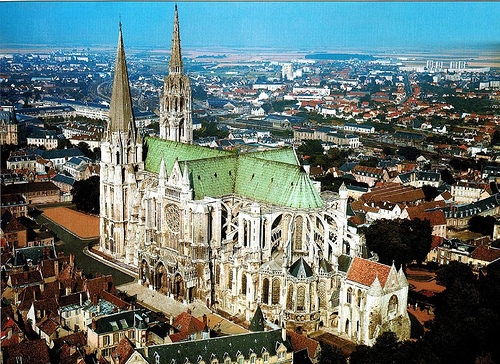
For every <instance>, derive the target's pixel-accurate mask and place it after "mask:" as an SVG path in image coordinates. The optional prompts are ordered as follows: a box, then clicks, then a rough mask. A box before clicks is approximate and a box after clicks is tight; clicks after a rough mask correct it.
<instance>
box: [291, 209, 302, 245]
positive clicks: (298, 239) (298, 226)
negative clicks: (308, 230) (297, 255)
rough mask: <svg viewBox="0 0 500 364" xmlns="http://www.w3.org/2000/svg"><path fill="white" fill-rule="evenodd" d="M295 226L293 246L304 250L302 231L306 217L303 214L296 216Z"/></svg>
mask: <svg viewBox="0 0 500 364" xmlns="http://www.w3.org/2000/svg"><path fill="white" fill-rule="evenodd" d="M294 222H295V224H294V225H295V226H294V232H293V248H294V249H295V250H302V233H303V229H304V218H303V217H302V216H300V215H299V216H297V217H296V218H295V221H294Z"/></svg>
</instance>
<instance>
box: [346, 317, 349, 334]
mask: <svg viewBox="0 0 500 364" xmlns="http://www.w3.org/2000/svg"><path fill="white" fill-rule="evenodd" d="M345 333H346V334H347V335H349V319H347V320H345Z"/></svg>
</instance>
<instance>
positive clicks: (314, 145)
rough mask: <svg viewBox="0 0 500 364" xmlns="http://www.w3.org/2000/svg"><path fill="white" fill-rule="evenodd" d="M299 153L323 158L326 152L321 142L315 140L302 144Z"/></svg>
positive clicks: (298, 149)
mask: <svg viewBox="0 0 500 364" xmlns="http://www.w3.org/2000/svg"><path fill="white" fill-rule="evenodd" d="M297 152H299V153H300V154H302V155H309V156H319V155H321V156H322V155H323V154H324V152H325V150H324V149H323V146H322V145H321V141H320V140H317V139H314V140H306V141H305V142H304V143H302V144H301V145H300V147H298V148H297Z"/></svg>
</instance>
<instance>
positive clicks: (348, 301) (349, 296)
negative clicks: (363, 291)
mask: <svg viewBox="0 0 500 364" xmlns="http://www.w3.org/2000/svg"><path fill="white" fill-rule="evenodd" d="M346 301H347V303H351V302H352V288H351V287H349V288H348V289H347V297H346Z"/></svg>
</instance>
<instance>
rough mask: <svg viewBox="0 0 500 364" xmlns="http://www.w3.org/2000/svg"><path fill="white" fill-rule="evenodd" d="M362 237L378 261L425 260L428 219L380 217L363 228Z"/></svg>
mask: <svg viewBox="0 0 500 364" xmlns="http://www.w3.org/2000/svg"><path fill="white" fill-rule="evenodd" d="M365 238H366V245H367V247H368V249H369V250H370V251H373V252H375V253H377V255H378V256H379V261H380V262H381V263H383V264H387V265H391V264H392V263H393V262H394V263H395V264H396V265H401V264H402V265H403V266H406V265H407V264H409V263H411V262H412V261H414V260H416V261H417V262H422V261H423V260H425V258H426V256H427V253H429V251H430V249H431V244H432V228H431V226H430V223H429V221H428V220H420V219H414V220H407V219H398V220H386V219H381V220H376V221H375V222H374V223H373V224H372V225H370V226H369V227H368V228H366V229H365Z"/></svg>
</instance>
